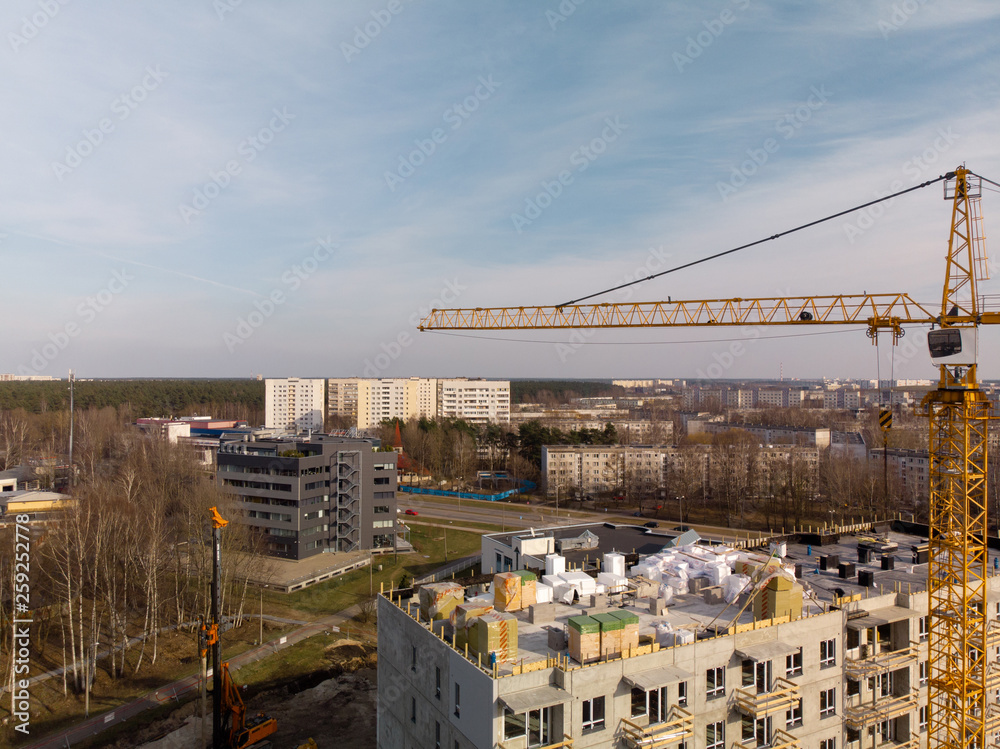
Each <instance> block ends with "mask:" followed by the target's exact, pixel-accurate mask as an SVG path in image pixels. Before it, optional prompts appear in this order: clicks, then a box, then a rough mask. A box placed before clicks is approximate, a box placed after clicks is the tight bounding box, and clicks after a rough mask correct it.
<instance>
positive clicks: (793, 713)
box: [785, 700, 802, 728]
mask: <svg viewBox="0 0 1000 749" xmlns="http://www.w3.org/2000/svg"><path fill="white" fill-rule="evenodd" d="M801 725H802V700H799V701H798V702H796V703H795V704H794V705H792V709H791V710H788V711H787V712H786V713H785V728H797V727H798V726H801Z"/></svg>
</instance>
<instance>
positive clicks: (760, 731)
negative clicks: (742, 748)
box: [741, 715, 771, 746]
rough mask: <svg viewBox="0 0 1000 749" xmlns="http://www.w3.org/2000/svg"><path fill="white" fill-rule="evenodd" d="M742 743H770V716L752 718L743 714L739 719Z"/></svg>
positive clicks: (765, 744)
mask: <svg viewBox="0 0 1000 749" xmlns="http://www.w3.org/2000/svg"><path fill="white" fill-rule="evenodd" d="M741 730H742V738H743V743H744V744H745V745H749V746H767V745H768V744H770V743H771V716H767V717H765V718H758V719H757V720H754V719H753V718H751V717H749V716H747V715H744V716H743V719H742V721H741Z"/></svg>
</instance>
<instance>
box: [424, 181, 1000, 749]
mask: <svg viewBox="0 0 1000 749" xmlns="http://www.w3.org/2000/svg"><path fill="white" fill-rule="evenodd" d="M942 179H945V180H946V182H945V199H946V200H950V201H951V202H952V217H951V231H950V234H949V238H948V253H947V257H946V263H947V267H946V270H945V279H944V289H943V292H942V296H941V305H940V307H939V308H938V307H937V305H936V304H935V305H931V304H923V303H919V302H917V301H915V300H914V299H913V298H912V297H910V296H909V295H907V294H867V293H865V294H855V295H832V296H800V297H768V298H755V299H746V298H733V299H701V300H681V301H673V300H671V299H669V298H668V299H667V301H665V302H662V301H661V302H630V303H606V304H601V303H598V304H567V305H556V306H539V307H491V308H472V309H440V310H432V311H431V313H430V314H429V315H428V316H427V317H426V318H424V319H423V320H422V321H421V322H420V324H419V326H418V327H419V329H420V330H546V329H558V328H653V327H657V328H659V327H693V326H706V327H707V326H720V325H837V324H850V325H865V326H867V333H868V335H869V337H871V338H873V339H877V336H878V333H879V332H881V331H886V332H890V333H891V334H892V337H893V342H896V341H897V340H898V338H899V337H900V336H901V335H902V334H903V327H902V326H904V325H909V324H930V325H932V326H934V327H936V328H937V330H932V331H931V333H930V334H929V336H928V343H929V347H930V353H931V358H932V360H933V361H934V362H935V363H936V364H938V365H939V369H940V381H939V384H938V388H937V390H935V391H932V392H931V393H929V394H928V395H927V397H926V398H925V400H924V405H925V406H926V408H927V414H928V417H929V421H930V442H929V446H930V459H931V460H930V463H931V465H930V523H929V526H930V562H929V566H928V610H929V625H930V626H929V630H930V631H929V643H928V648H929V651H928V653H929V661H930V678H929V688H928V692H929V697H928V712H929V716H928V718H929V731H928V734H929V740H928V745H929V746H930V747H948V748H949V749H968V748H969V747H978V749H984V748H985V746H986V740H987V736H991V737H992V734H994V733H996V732H997V731H1000V712H998V709H997V707H996V706H995V705H993V704H992V703H991V702H990V701H989V700H988V699H987V684H988V683H1000V665H998V664H997V662H996V661H995V659H994V658H992V657H990V654H991V653H993V652H994V651H993V649H994V648H996V647H997V646H998V645H1000V630H997V629H994V628H991V627H990V626H989V620H990V617H989V613H988V611H987V600H986V579H987V547H986V535H987V514H986V496H987V494H986V444H987V441H986V425H987V423H988V420H989V418H990V413H989V411H990V408H989V401H988V400H987V399H986V397H985V395H984V394H983V393H982V391H981V390H980V389H979V383H978V380H977V376H976V361H975V359H976V353H977V350H976V346H977V344H976V338H975V335H976V331H977V328H978V327H979V326H980V325H990V324H992V325H995V324H1000V312H986V311H984V309H983V303H982V297H981V296H980V294H979V292H978V289H977V282H978V281H979V280H981V279H983V278H985V277H986V264H985V260H986V258H985V254H984V252H983V247H982V229H981V226H980V223H981V218H980V216H979V213H978V199H979V197H980V195H979V191H980V185H981V182H980V181H979V180H980V178H978V177H976V175H973V174H972V173H971V172H969V170H968V169H966V168H964V167H959V168H958V169H956V170H955V171H954V172H950V173H948V174H947V175H946V176H945V177H943V178H942ZM925 184H929V183H925ZM994 184H996V183H994ZM838 215H839V214H838ZM814 223H818V222H814ZM807 226H808V225H807ZM747 246H749V245H747ZM722 254H728V253H720V256H721V255H722ZM699 262H700V261H699Z"/></svg>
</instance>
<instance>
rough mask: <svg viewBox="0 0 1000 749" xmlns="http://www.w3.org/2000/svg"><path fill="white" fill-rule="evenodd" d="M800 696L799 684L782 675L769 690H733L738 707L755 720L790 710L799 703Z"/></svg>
mask: <svg viewBox="0 0 1000 749" xmlns="http://www.w3.org/2000/svg"><path fill="white" fill-rule="evenodd" d="M800 696H801V695H800V694H799V686H798V684H795V683H793V682H790V681H789V680H788V679H784V678H781V677H778V678H777V679H775V680H774V683H773V684H772V686H771V691H769V692H761V693H759V694H758V693H756V692H754V691H752V690H751V689H737V690H735V691H734V692H733V698H734V701H735V707H736V709H737V710H738V711H739V712H741V713H743V714H744V715H746V716H748V717H751V718H753V719H754V720H756V719H757V718H765V717H767V716H768V715H774V714H775V713H784V712H788V711H789V710H790V709H791V708H792V706H793V705H796V704H797V703H798V701H799V698H800Z"/></svg>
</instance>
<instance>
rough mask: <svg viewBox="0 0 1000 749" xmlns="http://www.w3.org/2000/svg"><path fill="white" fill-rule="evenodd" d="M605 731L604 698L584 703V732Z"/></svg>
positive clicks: (596, 698) (595, 698)
mask: <svg viewBox="0 0 1000 749" xmlns="http://www.w3.org/2000/svg"><path fill="white" fill-rule="evenodd" d="M602 730H604V697H603V696H601V697H594V698H593V699H589V700H584V701H583V732H584V733H589V732H591V731H602Z"/></svg>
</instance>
